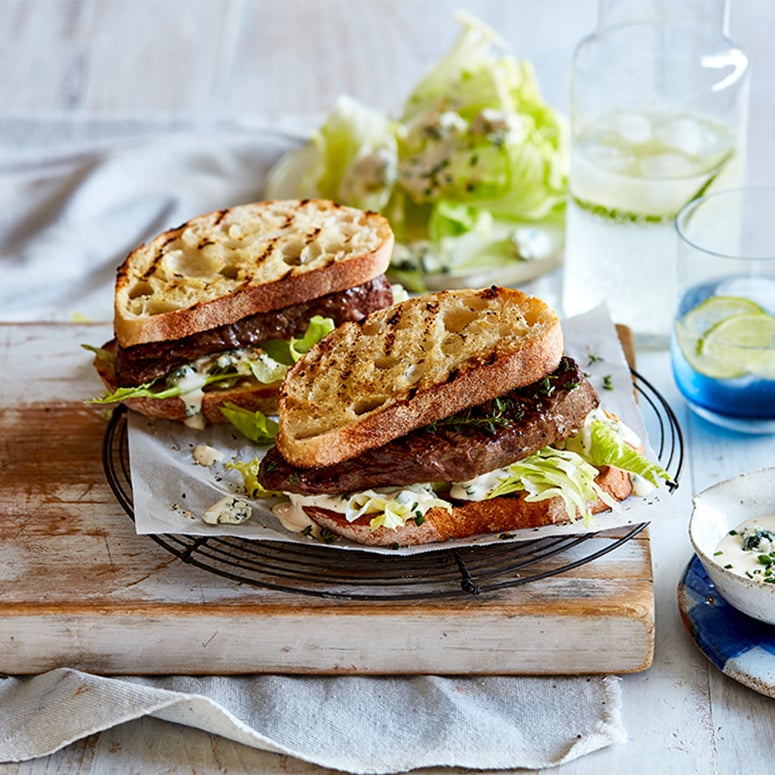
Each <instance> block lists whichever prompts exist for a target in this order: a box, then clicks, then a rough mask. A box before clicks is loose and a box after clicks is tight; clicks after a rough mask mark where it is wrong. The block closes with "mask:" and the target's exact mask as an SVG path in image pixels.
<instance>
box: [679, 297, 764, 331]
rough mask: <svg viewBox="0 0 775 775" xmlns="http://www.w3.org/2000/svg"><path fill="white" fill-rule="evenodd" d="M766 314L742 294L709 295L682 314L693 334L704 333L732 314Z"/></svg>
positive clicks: (685, 323) (684, 321)
mask: <svg viewBox="0 0 775 775" xmlns="http://www.w3.org/2000/svg"><path fill="white" fill-rule="evenodd" d="M755 314H766V312H765V311H764V309H762V307H760V306H759V305H758V304H757V303H756V302H755V301H751V300H750V299H745V298H743V297H742V296H711V297H710V298H709V299H705V301H703V302H700V303H699V304H698V305H697V306H696V307H694V309H692V310H690V311H689V312H687V313H686V315H684V318H683V323H684V325H685V326H686V328H687V329H689V331H693V332H694V333H695V334H700V335H701V334H705V333H707V332H708V331H709V330H710V329H711V328H712V327H713V326H715V325H716V324H717V323H720V322H721V321H722V320H726V318H729V317H732V315H755Z"/></svg>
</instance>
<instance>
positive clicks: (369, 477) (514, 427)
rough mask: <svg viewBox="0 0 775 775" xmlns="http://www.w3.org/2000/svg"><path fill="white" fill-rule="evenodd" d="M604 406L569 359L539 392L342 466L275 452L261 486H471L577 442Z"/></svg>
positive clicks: (526, 391) (511, 397) (524, 391)
mask: <svg viewBox="0 0 775 775" xmlns="http://www.w3.org/2000/svg"><path fill="white" fill-rule="evenodd" d="M598 404H599V399H598V396H597V393H596V392H595V389H594V387H592V385H591V384H590V382H589V380H587V379H586V377H585V376H584V374H583V373H582V372H581V370H580V369H579V367H578V364H576V363H575V361H573V360H572V359H570V358H567V357H565V358H563V359H562V360H561V362H560V365H559V367H558V368H557V370H556V371H555V372H554V373H553V374H552V375H551V376H549V377H545V378H544V379H542V380H540V381H539V382H536V383H534V384H533V385H529V386H528V387H525V388H520V389H518V390H513V391H511V392H510V393H507V394H506V395H504V396H501V397H500V398H496V399H493V400H492V401H487V402H485V403H483V404H480V405H479V406H476V407H473V408H471V409H468V410H466V411H464V412H460V413H458V414H456V415H453V416H452V417H449V418H446V419H444V420H441V421H438V422H435V423H433V424H432V425H427V426H425V427H424V428H420V429H419V430H416V431H413V432H412V433H410V434H408V435H406V436H402V437H401V438H399V439H395V440H394V441H392V442H390V443H388V444H385V445H384V446H381V447H378V448H376V449H370V450H368V451H367V452H365V453H363V454H361V455H359V456H358V457H357V458H354V459H352V460H345V461H343V462H341V463H337V464H336V465H332V466H327V467H321V468H307V469H301V468H295V467H293V466H291V465H290V464H288V463H287V462H286V461H285V459H284V458H283V457H282V456H281V455H280V453H279V451H278V450H277V448H276V447H272V448H271V449H270V450H269V452H268V453H267V455H266V456H265V457H264V459H263V461H262V463H261V469H260V473H259V481H260V482H261V484H263V485H264V487H266V488H267V489H270V490H280V491H283V492H295V493H301V494H304V495H317V494H322V493H347V492H354V491H358V490H365V489H368V488H370V487H386V486H391V485H404V484H413V483H416V482H457V481H466V480H468V479H472V478H473V477H475V476H478V475H479V474H482V473H485V472H487V471H492V470H494V469H496V468H501V467H502V466H505V465H508V464H509V463H512V462H514V461H515V460H519V459H520V458H523V457H525V456H526V455H529V454H531V453H533V452H536V451H538V450H539V449H541V448H543V447H545V446H547V445H549V444H552V443H554V442H555V441H558V440H560V439H564V438H567V437H569V436H573V435H575V434H576V433H577V432H578V431H579V429H580V428H581V426H582V424H583V421H584V418H585V417H586V416H587V414H589V412H590V411H592V409H594V408H595V407H596V406H598Z"/></svg>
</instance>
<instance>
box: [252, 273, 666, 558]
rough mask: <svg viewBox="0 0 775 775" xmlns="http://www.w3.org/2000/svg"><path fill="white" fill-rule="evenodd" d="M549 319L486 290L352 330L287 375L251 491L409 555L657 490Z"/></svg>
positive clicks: (536, 307) (517, 297) (346, 328)
mask: <svg viewBox="0 0 775 775" xmlns="http://www.w3.org/2000/svg"><path fill="white" fill-rule="evenodd" d="M563 345H564V343H563V335H562V329H561V326H560V322H559V319H558V318H557V316H556V314H555V313H554V312H553V311H552V310H551V309H550V308H549V307H548V306H547V305H546V304H545V303H544V302H542V301H540V300H539V299H536V298H534V297H532V296H528V295H526V294H524V293H522V292H520V291H517V290H512V289H506V288H499V287H492V288H487V289H483V290H461V291H444V292H440V293H436V294H429V295H426V296H422V297H418V298H415V299H410V300H408V301H405V302H402V303H400V304H396V305H394V306H392V307H390V308H387V309H383V310H380V311H377V312H374V313H372V314H371V315H370V316H369V317H368V318H367V319H366V320H364V321H363V322H361V323H347V324H345V325H343V326H342V327H341V328H339V329H337V330H336V331H335V332H333V333H331V334H329V335H328V336H327V337H326V338H325V339H323V340H322V341H321V342H319V343H318V344H317V345H315V346H314V347H313V348H312V350H311V351H310V352H309V353H308V354H307V355H305V356H304V357H302V358H301V359H300V360H299V361H298V362H297V363H296V364H295V365H294V367H293V368H292V369H291V370H290V371H289V373H288V375H287V377H286V380H285V382H284V384H283V387H282V389H281V396H280V403H279V431H278V435H277V439H276V446H275V447H273V448H272V449H270V451H269V452H268V453H267V455H266V456H265V457H264V459H263V460H262V463H261V468H260V473H259V480H260V482H261V484H262V485H263V486H264V487H265V488H267V489H269V490H273V491H281V492H283V493H284V494H285V495H286V496H287V499H288V500H287V501H286V502H284V503H281V504H280V505H279V506H277V507H276V508H278V509H285V510H288V509H291V510H294V511H295V512H296V513H297V517H298V516H299V515H300V514H303V515H304V516H305V517H306V518H308V519H309V520H311V521H312V522H313V523H315V524H317V525H318V526H321V527H325V528H327V529H328V530H331V531H333V532H334V533H337V534H340V535H343V536H345V537H347V538H349V539H351V540H353V541H355V542H358V543H362V544H371V545H383V546H393V545H404V546H408V545H416V544H427V543H432V542H439V541H444V540H447V539H450V538H465V537H470V536H474V535H479V534H484V533H502V532H507V531H510V530H516V529H519V528H525V527H536V526H541V525H546V524H552V523H559V522H568V521H571V520H576V519H588V518H589V517H590V515H591V514H593V513H595V512H598V511H601V510H605V509H608V508H611V507H612V506H614V505H615V504H616V503H617V502H618V501H621V500H623V499H625V498H627V497H628V496H629V495H630V494H631V492H632V476H633V475H637V476H639V477H645V478H647V479H648V480H650V481H651V483H652V484H653V485H656V484H657V483H658V481H659V479H660V478H667V474H666V473H665V472H664V471H662V469H661V468H660V467H659V466H657V465H656V464H654V463H652V462H651V461H649V460H647V459H646V458H645V457H643V456H642V455H641V454H640V453H639V451H638V450H637V449H636V447H637V446H638V444H637V442H635V443H633V439H632V438H631V434H629V433H628V430H627V429H626V428H624V427H623V426H622V425H621V424H620V423H619V422H618V421H617V419H616V418H613V417H610V416H608V415H606V414H605V413H604V412H602V411H601V410H600V409H599V398H598V395H597V393H596V391H595V389H594V387H593V386H592V385H591V383H590V382H589V381H588V380H587V379H586V377H585V376H584V374H583V373H582V371H581V370H580V369H579V366H578V365H577V364H576V363H574V362H573V361H572V360H571V359H570V358H568V357H566V356H564V354H563Z"/></svg>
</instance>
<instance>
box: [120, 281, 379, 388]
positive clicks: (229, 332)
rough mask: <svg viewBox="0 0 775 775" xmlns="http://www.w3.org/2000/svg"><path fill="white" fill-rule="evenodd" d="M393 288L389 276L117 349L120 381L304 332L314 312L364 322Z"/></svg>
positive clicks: (144, 378)
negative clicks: (189, 332)
mask: <svg viewBox="0 0 775 775" xmlns="http://www.w3.org/2000/svg"><path fill="white" fill-rule="evenodd" d="M392 302H393V292H392V289H391V286H390V283H389V282H388V280H387V278H386V277H385V276H384V275H380V276H378V277H376V278H374V279H373V280H369V281H368V282H366V283H363V284H362V285H358V286H355V287H354V288H348V289H347V290H345V291H339V292H337V293H331V294H328V295H327V296H322V297H321V298H319V299H312V300H311V301H309V302H305V303H304V304H297V305H292V306H290V307H285V308H283V309H280V310H273V311H271V312H263V313H259V314H257V315H252V316H249V317H246V318H243V319H242V320H239V321H237V322H236V323H231V324H227V325H224V326H219V327H217V328H212V329H209V330H207V331H200V332H199V333H197V334H192V335H191V336H187V337H183V338H182V339H177V340H174V341H162V342H148V343H146V344H139V345H134V346H132V347H126V348H123V347H117V348H116V367H115V368H116V380H117V384H118V385H120V386H122V387H127V386H132V385H141V384H143V383H144V382H149V381H151V380H153V379H156V378H158V377H163V376H166V375H167V374H169V373H170V372H171V371H172V370H173V369H175V368H177V367H178V366H182V365H184V364H186V363H190V362H191V361H193V360H196V359H197V358H199V357H201V356H203V355H209V354H212V353H216V352H223V351H225V350H233V349H236V348H239V347H253V346H257V345H260V344H261V343H262V342H265V341H267V340H268V339H288V338H289V337H291V336H301V335H302V334H304V332H305V331H306V329H307V326H308V325H309V321H310V318H311V317H312V316H313V315H322V316H323V317H329V318H332V319H333V321H334V323H335V324H336V325H340V324H342V323H344V322H345V321H348V320H356V321H360V320H362V319H363V318H364V317H365V316H366V315H367V314H368V313H369V312H371V311H373V310H376V309H381V308H382V307H387V306H389V305H390V304H392Z"/></svg>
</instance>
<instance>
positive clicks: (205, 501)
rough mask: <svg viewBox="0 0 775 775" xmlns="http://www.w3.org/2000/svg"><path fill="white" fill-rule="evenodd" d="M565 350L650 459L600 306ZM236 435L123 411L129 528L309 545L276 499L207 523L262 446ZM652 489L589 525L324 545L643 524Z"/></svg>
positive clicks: (577, 323) (623, 364)
mask: <svg viewBox="0 0 775 775" xmlns="http://www.w3.org/2000/svg"><path fill="white" fill-rule="evenodd" d="M563 331H564V334H565V352H566V353H567V354H568V355H570V356H571V357H573V358H574V359H575V360H576V361H577V362H578V363H579V365H580V366H581V368H582V369H583V370H584V371H585V372H586V373H587V374H588V375H589V379H590V381H591V382H592V384H593V385H594V386H595V388H596V389H597V391H598V394H599V396H600V401H601V406H602V407H603V408H604V409H607V410H610V411H612V412H614V413H615V414H617V415H618V416H619V418H620V419H621V420H622V421H624V422H625V423H626V424H627V425H628V426H629V427H630V428H632V429H633V430H634V431H635V432H636V433H637V434H638V436H639V437H640V438H641V440H642V441H643V442H644V446H645V448H646V454H647V456H648V457H650V458H651V459H656V458H655V457H654V453H653V451H652V450H651V446H650V444H649V442H648V438H647V433H646V428H645V425H644V423H643V418H642V416H641V413H640V410H639V408H638V405H637V403H636V401H635V399H634V394H633V389H632V379H631V374H630V369H629V366H628V365H627V361H626V359H625V357H624V352H623V351H622V347H621V344H620V342H619V338H618V336H617V333H616V328H615V326H614V324H613V322H612V321H611V318H610V316H609V314H608V311H607V309H606V307H605V306H601V307H598V308H596V309H594V310H592V311H591V312H588V313H586V314H584V315H580V316H577V317H574V318H569V319H567V320H565V321H564V322H563ZM199 444H207V445H209V446H211V447H214V448H215V449H218V450H219V451H221V452H222V453H223V458H222V460H221V461H220V462H218V463H215V464H213V465H210V466H207V467H205V466H202V465H200V464H198V463H197V462H196V461H195V459H194V455H193V451H194V448H195V447H196V446H197V445H199ZM267 448H268V447H266V446H261V447H259V446H256V445H255V444H254V443H252V442H250V441H248V440H247V439H245V438H244V437H243V436H241V435H240V434H239V433H238V432H237V431H236V429H235V428H233V427H232V426H231V425H217V426H216V425H211V426H209V427H207V428H205V429H204V430H202V431H197V430H192V429H189V428H187V427H186V426H183V425H182V424H180V423H174V422H168V421H160V420H151V419H148V418H146V417H143V416H140V415H138V414H136V413H134V412H130V413H129V457H130V466H131V471H132V488H133V496H134V508H135V527H136V530H137V532H138V533H140V534H152V533H153V534H164V533H177V534H188V535H231V536H240V537H243V538H248V539H254V540H261V541H293V542H304V543H309V542H310V541H313V540H315V539H312V538H309V537H306V536H302V535H300V534H298V533H293V532H290V531H288V530H285V529H284V528H283V527H282V525H281V524H280V522H279V521H278V520H277V518H276V517H274V516H273V515H272V513H271V507H272V506H273V505H274V504H276V503H277V502H278V501H277V500H276V499H261V500H252V501H250V503H251V505H252V507H253V515H252V517H251V518H250V520H248V521H247V522H245V523H243V524H241V525H224V524H221V525H209V524H207V523H205V522H204V521H203V520H202V519H201V515H202V513H203V512H204V511H205V510H206V509H207V508H208V507H210V506H212V505H213V504H214V503H215V502H216V501H218V500H219V499H220V498H222V497H223V496H224V495H227V494H236V495H239V496H240V497H245V490H244V486H243V480H242V475H241V474H240V472H239V471H236V470H233V469H229V468H228V467H227V465H226V464H227V463H229V462H232V461H249V460H252V459H254V458H255V457H257V456H261V455H263V454H264V453H265V452H266V449H267ZM664 491H665V490H664V487H662V488H659V489H657V490H655V491H653V493H651V494H650V495H649V496H647V497H646V498H639V497H631V498H629V499H628V500H627V501H625V502H624V503H622V504H621V509H620V510H619V511H611V512H606V513H604V514H598V515H597V516H596V517H595V520H594V522H593V524H592V525H591V526H590V527H588V528H587V527H584V525H583V524H582V523H581V522H580V521H579V522H577V523H571V524H566V525H551V526H547V527H544V528H531V529H527V530H515V531H512V532H511V533H509V536H510V537H509V538H503V537H500V536H499V535H497V534H492V535H485V536H477V537H475V538H472V539H460V540H455V541H446V542H444V543H441V544H431V545H427V546H419V547H405V548H401V549H393V548H382V547H364V546H362V545H360V544H355V543H352V542H349V541H347V540H345V539H343V538H342V539H340V540H338V541H336V542H335V543H332V544H326V546H330V547H331V549H332V550H341V549H358V550H359V551H372V552H378V553H385V554H392V555H395V554H413V553H418V552H427V551H433V550H436V549H448V548H450V547H452V546H471V545H480V544H487V543H495V542H498V543H502V542H503V541H524V540H532V539H535V538H541V537H544V536H547V535H567V534H573V533H579V532H585V531H587V530H607V529H609V528H614V527H619V526H622V525H629V524H636V523H640V522H648V521H650V519H651V514H652V513H653V512H652V508H653V504H654V503H655V502H657V501H658V500H659V498H660V495H661V494H663V493H664Z"/></svg>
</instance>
